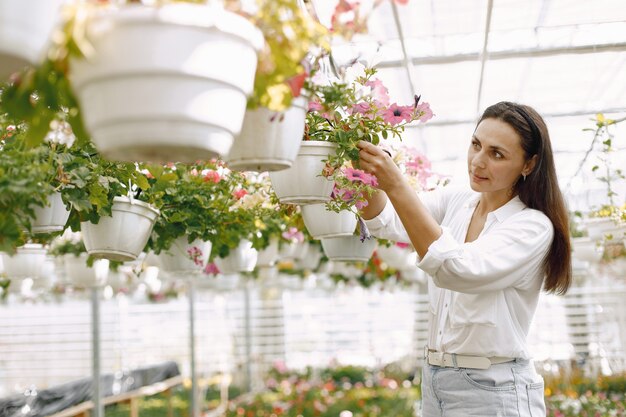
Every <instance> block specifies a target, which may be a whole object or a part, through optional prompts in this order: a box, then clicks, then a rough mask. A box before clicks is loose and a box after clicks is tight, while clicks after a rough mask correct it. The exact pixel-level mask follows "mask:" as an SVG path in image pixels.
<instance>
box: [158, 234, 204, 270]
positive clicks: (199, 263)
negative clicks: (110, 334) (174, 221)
mask: <svg viewBox="0 0 626 417" xmlns="http://www.w3.org/2000/svg"><path fill="white" fill-rule="evenodd" d="M212 246H213V244H212V243H211V242H210V241H206V242H203V241H202V240H200V239H196V240H194V241H193V242H192V243H188V242H187V236H181V237H179V238H178V239H176V240H175V241H174V243H172V246H171V247H170V248H169V249H168V250H166V251H163V252H161V253H160V254H159V263H160V265H161V268H162V269H163V270H164V271H166V272H170V273H180V274H184V273H196V272H202V270H203V269H204V267H205V266H206V264H207V262H208V261H209V256H210V255H211V248H212ZM197 250H199V251H200V252H199V253H198V254H197V257H196V261H194V259H192V258H191V254H192V253H193V252H194V251H197Z"/></svg>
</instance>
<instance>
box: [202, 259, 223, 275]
mask: <svg viewBox="0 0 626 417" xmlns="http://www.w3.org/2000/svg"><path fill="white" fill-rule="evenodd" d="M204 273H205V274H212V275H217V274H219V273H220V269H219V268H218V267H217V265H215V262H209V263H207V264H206V266H205V267H204Z"/></svg>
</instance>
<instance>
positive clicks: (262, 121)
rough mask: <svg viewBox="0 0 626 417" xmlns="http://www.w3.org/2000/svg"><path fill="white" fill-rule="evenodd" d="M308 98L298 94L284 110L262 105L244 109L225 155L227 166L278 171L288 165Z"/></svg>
mask: <svg viewBox="0 0 626 417" xmlns="http://www.w3.org/2000/svg"><path fill="white" fill-rule="evenodd" d="M306 112H307V100H306V98H304V97H298V98H296V99H295V100H294V102H293V103H292V105H291V107H289V108H288V109H287V110H286V111H285V112H284V113H277V112H275V111H272V110H269V109H268V108H265V107H260V108H258V109H254V110H247V111H246V115H245V117H244V119H243V127H242V128H241V134H240V135H239V136H237V137H236V138H235V143H234V145H233V147H232V149H231V150H230V153H229V154H228V157H227V158H226V161H227V162H228V167H229V168H231V169H234V170H238V171H258V172H263V171H280V170H283V169H287V168H289V167H290V166H291V165H292V164H293V161H294V160H295V159H296V157H297V156H298V151H299V150H300V145H301V144H302V136H303V134H304V125H305V122H304V119H305V117H306Z"/></svg>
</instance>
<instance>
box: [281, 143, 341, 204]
mask: <svg viewBox="0 0 626 417" xmlns="http://www.w3.org/2000/svg"><path fill="white" fill-rule="evenodd" d="M336 147H337V145H335V144H334V143H330V142H324V141H303V142H302V144H301V146H300V151H299V152H298V157H297V158H296V160H295V162H294V163H293V165H292V166H291V168H289V169H285V170H282V171H277V172H270V173H269V176H270V180H271V181H272V187H274V191H275V192H276V195H277V196H278V199H279V200H280V202H281V203H290V204H314V203H323V202H326V201H329V200H330V194H331V193H332V191H333V185H334V183H333V182H332V181H330V180H328V179H326V177H323V176H322V175H321V174H322V170H323V169H324V165H325V164H324V162H323V160H325V159H328V157H329V155H331V154H333V153H334V152H335V148H336Z"/></svg>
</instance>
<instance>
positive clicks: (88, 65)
mask: <svg viewBox="0 0 626 417" xmlns="http://www.w3.org/2000/svg"><path fill="white" fill-rule="evenodd" d="M87 39H88V41H89V43H90V44H91V45H93V48H94V51H95V52H94V53H93V54H92V56H89V57H88V58H87V59H81V58H74V59H72V60H71V61H70V64H71V71H70V74H71V83H72V86H73V88H74V91H75V92H76V95H77V98H78V101H79V102H80V104H81V110H82V114H83V115H84V120H85V125H86V127H87V130H88V131H89V133H90V134H91V137H92V139H93V142H94V143H95V144H96V147H97V148H98V150H99V151H100V152H101V153H102V154H103V155H104V156H106V157H107V158H110V159H114V160H125V161H153V162H167V161H181V162H193V161H197V160H199V159H210V158H214V157H216V156H222V155H226V154H227V153H228V152H229V151H230V148H231V146H232V143H233V138H234V136H236V135H238V134H239V132H240V130H241V125H242V123H243V118H244V114H245V110H246V101H247V96H248V95H249V94H250V93H251V92H252V87H253V83H254V74H255V70H256V64H257V51H259V50H260V49H261V48H262V47H263V43H264V40H263V35H262V33H261V32H260V31H259V29H258V28H256V27H255V26H254V25H253V24H252V23H250V22H249V21H248V20H247V19H245V18H243V17H241V16H239V15H237V14H235V13H231V12H228V11H226V10H224V9H223V8H220V7H211V6H208V5H199V4H181V3H178V4H165V5H162V6H159V7H151V6H143V5H126V6H123V7H121V8H119V9H106V10H99V11H98V12H96V13H95V14H94V15H93V16H91V17H90V19H89V20H88V24H87Z"/></svg>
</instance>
